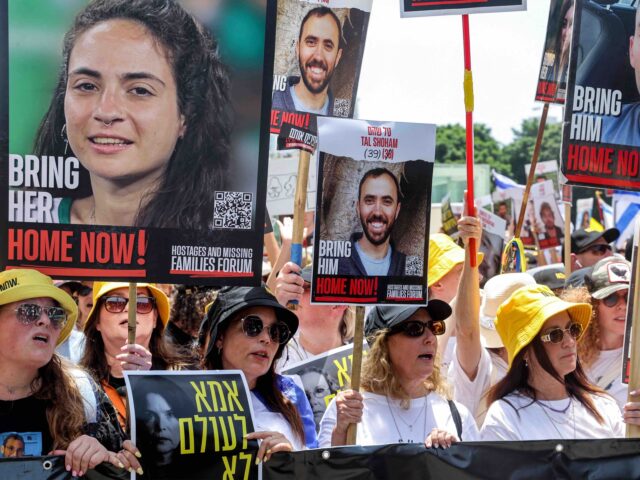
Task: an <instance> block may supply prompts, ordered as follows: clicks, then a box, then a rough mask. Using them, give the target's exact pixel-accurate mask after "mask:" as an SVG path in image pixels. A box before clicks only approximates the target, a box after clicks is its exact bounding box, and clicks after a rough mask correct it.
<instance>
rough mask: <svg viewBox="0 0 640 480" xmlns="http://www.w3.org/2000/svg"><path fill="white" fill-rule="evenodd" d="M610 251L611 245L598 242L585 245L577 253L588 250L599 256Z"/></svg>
mask: <svg viewBox="0 0 640 480" xmlns="http://www.w3.org/2000/svg"><path fill="white" fill-rule="evenodd" d="M610 251H611V245H605V244H603V243H599V244H598V245H591V246H590V247H587V248H585V249H584V250H581V251H580V252H578V253H586V252H589V253H592V254H593V255H597V256H599V257H601V256H602V255H604V254H605V253H607V252H610Z"/></svg>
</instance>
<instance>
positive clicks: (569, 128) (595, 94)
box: [561, 0, 640, 190]
mask: <svg viewBox="0 0 640 480" xmlns="http://www.w3.org/2000/svg"><path fill="white" fill-rule="evenodd" d="M616 7H617V8H607V7H605V6H601V5H599V4H597V3H596V2H592V1H585V0H576V2H575V13H574V27H573V28H574V30H573V41H572V43H571V56H570V68H569V84H568V90H567V102H566V108H565V113H564V125H563V134H562V167H561V169H562V172H563V173H564V175H565V176H566V178H567V180H568V182H569V183H571V184H574V185H586V186H594V187H602V186H603V187H608V188H620V189H625V190H640V178H639V173H640V155H639V147H640V135H639V134H638V129H637V123H638V121H637V116H638V111H640V110H639V109H640V102H639V101H638V100H639V99H640V95H639V93H638V85H637V84H636V77H637V76H638V74H639V72H638V70H636V67H638V66H640V51H639V50H638V48H640V44H639V43H638V42H634V40H635V39H636V36H635V33H636V25H637V23H638V22H637V19H636V18H635V17H636V13H635V9H633V8H628V7H626V6H623V5H616Z"/></svg>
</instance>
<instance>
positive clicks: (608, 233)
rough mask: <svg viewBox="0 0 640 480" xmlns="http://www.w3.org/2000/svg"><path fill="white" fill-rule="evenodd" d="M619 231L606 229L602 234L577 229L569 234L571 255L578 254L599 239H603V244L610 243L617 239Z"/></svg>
mask: <svg viewBox="0 0 640 480" xmlns="http://www.w3.org/2000/svg"><path fill="white" fill-rule="evenodd" d="M619 236H620V230H618V229H617V228H608V229H607V230H605V231H603V232H593V231H592V232H587V231H586V230H584V229H582V228H579V229H578V230H575V231H574V232H573V233H572V234H571V253H580V252H581V251H583V250H584V249H585V248H587V247H588V246H589V245H591V244H592V243H593V242H595V241H596V240H598V239H599V238H601V237H602V238H604V240H605V242H607V243H611V242H614V241H616V240H617V239H618V237H619Z"/></svg>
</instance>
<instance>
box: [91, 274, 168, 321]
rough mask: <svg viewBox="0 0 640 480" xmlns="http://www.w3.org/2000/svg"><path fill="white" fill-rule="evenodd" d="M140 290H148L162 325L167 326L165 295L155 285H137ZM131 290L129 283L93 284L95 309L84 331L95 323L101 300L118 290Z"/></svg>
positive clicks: (93, 308) (166, 299)
mask: <svg viewBox="0 0 640 480" xmlns="http://www.w3.org/2000/svg"><path fill="white" fill-rule="evenodd" d="M136 286H137V287H138V288H148V289H149V292H150V293H151V295H152V296H153V298H155V300H156V308H157V309H158V316H159V317H160V321H161V322H162V325H163V326H165V325H166V324H167V322H168V321H169V299H168V298H167V296H166V295H165V293H164V292H163V291H162V290H160V289H159V288H158V287H156V285H155V283H136ZM122 287H127V288H129V283H128V282H93V307H91V311H90V312H89V315H88V316H87V320H86V321H85V322H84V330H85V331H86V330H87V325H89V323H91V322H92V321H93V318H94V317H95V315H96V312H97V311H98V308H100V299H101V298H102V297H103V296H104V295H106V294H107V293H109V292H112V291H114V290H117V289H118V288H122Z"/></svg>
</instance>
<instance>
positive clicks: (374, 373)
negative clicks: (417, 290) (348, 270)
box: [319, 300, 478, 448]
mask: <svg viewBox="0 0 640 480" xmlns="http://www.w3.org/2000/svg"><path fill="white" fill-rule="evenodd" d="M450 315H451V307H449V305H448V304H447V303H445V302H443V301H441V300H430V301H429V304H428V305H427V306H424V307H404V306H394V307H375V308H374V309H373V310H372V311H371V312H370V313H369V315H368V316H367V321H366V325H365V333H366V335H367V338H368V341H369V344H370V349H369V353H368V355H367V356H366V357H365V360H364V364H363V367H362V382H361V387H362V390H364V392H363V393H362V394H360V393H358V392H354V391H353V390H346V391H344V392H340V393H339V394H338V395H337V396H336V398H335V399H333V400H332V401H331V403H330V404H329V406H328V407H327V411H326V412H325V414H324V417H323V418H322V421H321V422H320V434H319V442H320V446H321V447H328V446H338V445H344V444H345V443H346V436H347V428H348V427H349V424H351V423H357V424H358V430H357V440H356V444H358V445H380V444H386V443H423V442H424V443H425V444H426V446H427V447H431V446H434V447H438V446H440V447H443V448H446V447H449V446H450V445H451V443H453V442H455V441H458V440H470V441H473V440H477V437H478V430H477V427H476V424H475V421H474V420H473V417H472V416H471V414H470V413H469V411H468V410H467V409H466V408H465V407H463V406H462V405H460V404H457V403H454V402H453V401H451V400H449V395H448V393H447V387H446V383H445V380H444V376H443V374H442V373H441V372H440V365H439V361H438V357H437V355H436V354H437V353H438V352H437V347H438V342H437V340H436V336H437V335H442V334H443V333H444V332H445V329H446V326H445V319H446V318H448V317H449V316H450Z"/></svg>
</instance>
